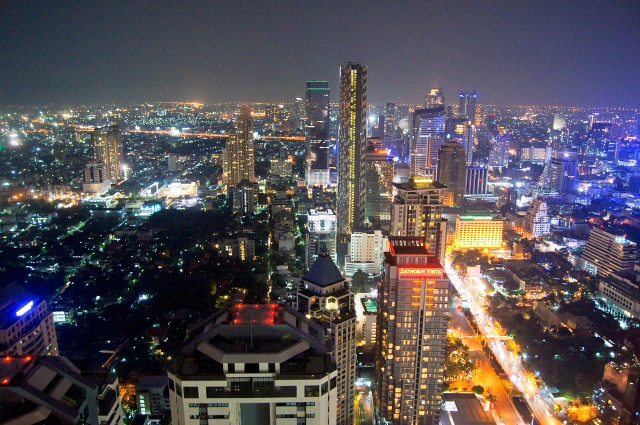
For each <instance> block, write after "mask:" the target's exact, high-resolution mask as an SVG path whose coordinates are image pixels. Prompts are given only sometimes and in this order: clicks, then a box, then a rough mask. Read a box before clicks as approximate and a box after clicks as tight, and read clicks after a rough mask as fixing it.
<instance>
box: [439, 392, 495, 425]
mask: <svg viewBox="0 0 640 425" xmlns="http://www.w3.org/2000/svg"><path fill="white" fill-rule="evenodd" d="M442 398H443V400H444V406H445V407H444V410H445V411H446V412H447V414H448V415H442V417H443V418H444V416H446V417H447V418H446V419H447V423H450V424H452V425H454V424H455V425H484V424H495V423H496V422H495V420H494V419H493V417H492V416H491V414H490V413H489V412H486V411H485V410H484V409H483V408H482V403H480V400H478V397H477V396H476V395H475V394H473V393H444V394H442ZM449 416H450V418H449ZM449 419H452V420H453V421H450V420H449ZM443 423H444V422H443Z"/></svg>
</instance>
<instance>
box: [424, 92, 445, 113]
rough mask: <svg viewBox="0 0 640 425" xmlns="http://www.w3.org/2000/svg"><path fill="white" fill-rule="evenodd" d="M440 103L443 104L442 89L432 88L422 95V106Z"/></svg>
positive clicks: (427, 106) (438, 104)
mask: <svg viewBox="0 0 640 425" xmlns="http://www.w3.org/2000/svg"><path fill="white" fill-rule="evenodd" d="M440 105H444V93H443V92H442V89H439V88H437V87H436V88H432V89H431V91H430V92H429V94H428V95H426V96H425V97H424V107H425V108H430V107H433V106H440Z"/></svg>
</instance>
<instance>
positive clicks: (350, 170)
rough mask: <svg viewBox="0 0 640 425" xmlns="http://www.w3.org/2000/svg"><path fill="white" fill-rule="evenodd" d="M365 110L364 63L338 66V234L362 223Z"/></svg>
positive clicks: (343, 234)
mask: <svg viewBox="0 0 640 425" xmlns="http://www.w3.org/2000/svg"><path fill="white" fill-rule="evenodd" d="M366 112H367V67H366V66H362V65H360V64H357V63H349V64H348V65H344V66H341V67H340V129H339V134H338V194H337V205H336V209H337V213H338V233H339V237H340V238H342V237H346V236H348V235H350V234H351V229H352V228H354V227H363V226H364V224H365V202H366V192H365V166H366V135H367V113H366ZM338 261H340V260H338Z"/></svg>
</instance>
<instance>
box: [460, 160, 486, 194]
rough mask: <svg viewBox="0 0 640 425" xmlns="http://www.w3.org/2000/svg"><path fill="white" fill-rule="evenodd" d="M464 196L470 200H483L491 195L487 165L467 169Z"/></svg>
mask: <svg viewBox="0 0 640 425" xmlns="http://www.w3.org/2000/svg"><path fill="white" fill-rule="evenodd" d="M466 174H467V177H466V179H465V188H464V195H465V197H468V198H482V197H483V196H486V195H488V194H489V189H488V186H487V182H488V181H489V170H488V169H487V167H486V166H485V165H472V166H468V167H467V171H466Z"/></svg>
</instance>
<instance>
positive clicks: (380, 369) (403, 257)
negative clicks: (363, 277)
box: [374, 237, 451, 425]
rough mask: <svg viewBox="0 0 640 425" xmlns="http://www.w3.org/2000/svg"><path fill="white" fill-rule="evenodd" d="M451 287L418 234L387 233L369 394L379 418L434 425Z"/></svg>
mask: <svg viewBox="0 0 640 425" xmlns="http://www.w3.org/2000/svg"><path fill="white" fill-rule="evenodd" d="M450 291H451V282H450V281H449V278H448V277H447V275H446V274H445V272H444V270H443V268H442V265H441V264H440V262H439V261H438V259H437V258H436V257H435V256H434V255H433V254H431V253H430V252H429V250H428V249H427V248H426V246H425V242H424V239H423V238H408V237H389V252H386V253H385V261H384V278H383V281H382V287H381V288H380V291H379V292H378V343H377V346H376V352H377V356H378V357H377V359H376V385H375V388H376V390H375V393H374V402H375V405H376V409H377V411H378V412H379V414H380V416H381V417H382V418H383V419H384V420H383V422H384V421H389V422H393V423H394V424H396V425H417V424H425V425H438V423H439V419H440V410H441V408H442V381H443V379H444V362H445V358H446V346H447V328H448V323H449V306H450V300H451V293H450Z"/></svg>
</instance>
